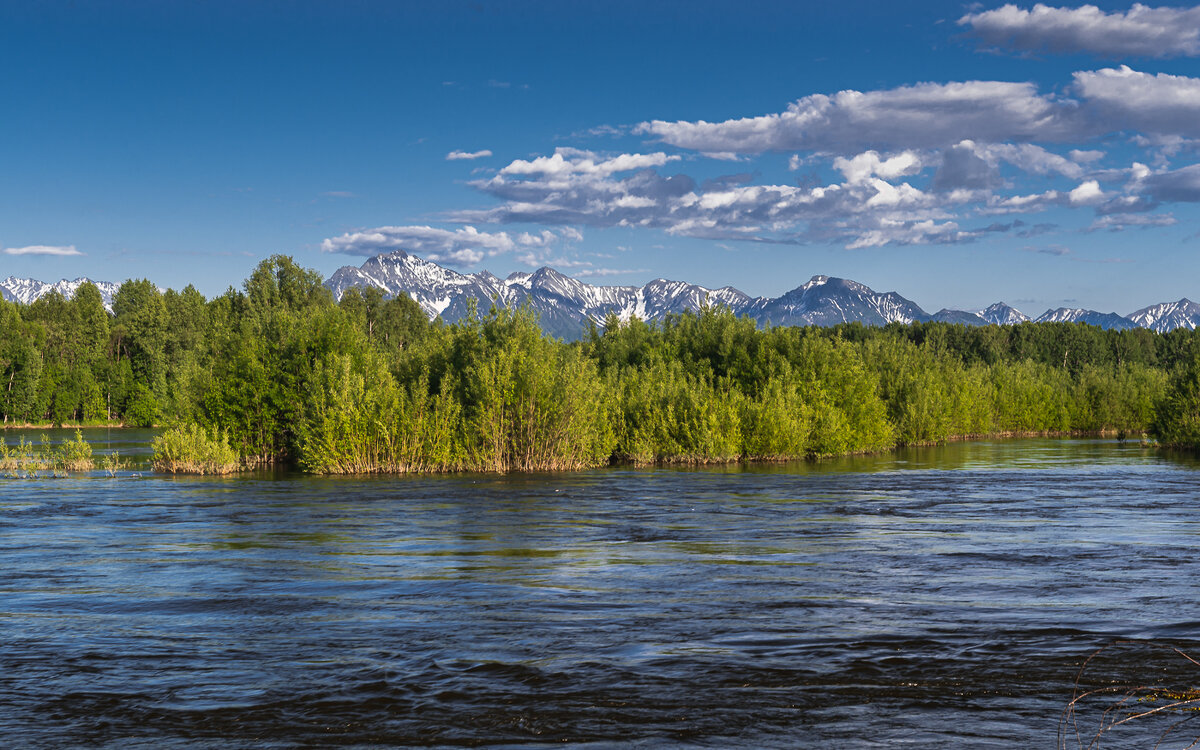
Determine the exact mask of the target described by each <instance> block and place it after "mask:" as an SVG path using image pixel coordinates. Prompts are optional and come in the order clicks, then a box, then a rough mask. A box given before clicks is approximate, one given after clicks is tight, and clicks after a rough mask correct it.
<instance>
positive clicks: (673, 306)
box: [0, 250, 1200, 339]
mask: <svg viewBox="0 0 1200 750" xmlns="http://www.w3.org/2000/svg"><path fill="white" fill-rule="evenodd" d="M85 281H88V279H85V278H79V279H75V280H74V281H67V280H66V279H63V280H61V281H58V282H56V283H54V284H48V283H45V282H42V281H37V280H35V279H18V278H16V277H14V276H9V277H8V278H7V279H4V280H3V281H0V296H2V297H3V298H4V299H6V300H9V301H16V302H22V303H25V304H28V303H30V302H33V301H34V300H35V299H37V298H38V297H40V296H42V295H43V294H45V293H47V292H48V291H50V290H51V289H55V290H57V291H58V292H60V293H61V294H63V295H64V296H66V297H70V296H72V295H73V294H74V293H75V290H76V289H78V288H79V285H80V284H82V283H84V282H85ZM93 283H95V284H96V286H97V287H98V288H99V289H100V294H101V296H102V297H103V298H104V304H105V306H106V307H108V308H109V310H110V311H111V309H112V296H113V294H114V293H116V291H117V289H118V288H119V287H120V285H119V284H114V283H112V282H106V281H99V282H93ZM325 286H326V287H328V288H329V290H330V291H331V292H332V293H333V295H334V296H335V297H336V298H338V299H341V297H342V295H343V294H344V293H345V292H346V290H348V289H351V288H359V289H364V288H367V287H377V288H379V289H380V290H381V291H383V293H384V295H385V296H395V295H397V294H402V293H403V294H408V295H409V296H410V297H412V298H413V300H415V301H416V302H417V304H418V305H420V306H421V309H422V310H424V311H425V314H426V315H428V316H429V317H430V318H434V317H437V316H441V318H442V319H443V320H445V321H447V322H450V323H453V322H455V321H457V320H460V319H461V318H463V317H465V316H466V315H468V314H469V312H470V310H471V309H472V308H475V309H477V310H487V309H488V307H490V306H491V305H492V303H493V301H495V302H498V303H500V304H503V305H508V306H516V305H526V306H528V307H529V308H530V309H532V310H533V311H534V312H535V313H537V315H538V316H539V320H540V321H541V325H542V328H543V329H544V330H546V332H547V333H550V334H552V335H555V336H559V337H561V338H564V339H576V338H579V337H580V336H581V335H582V334H583V332H584V331H586V330H587V327H588V325H589V324H590V323H592V322H594V323H596V324H598V325H602V324H603V323H604V320H605V318H606V317H607V316H608V315H610V314H613V315H616V316H617V317H618V318H620V319H622V320H627V319H629V318H630V317H632V316H635V315H636V316H637V317H639V318H641V319H642V320H661V319H662V318H664V317H666V316H667V315H670V314H673V313H680V312H684V311H686V310H696V309H698V308H700V307H701V306H702V305H704V304H706V303H707V304H710V305H723V306H726V307H728V308H730V309H731V310H732V311H733V312H734V313H736V314H738V315H748V316H750V317H751V318H753V319H754V320H755V321H757V322H758V323H759V324H760V325H819V326H831V325H836V324H838V323H848V322H854V321H858V322H861V323H863V324H864V325H886V324H888V323H893V322H900V323H911V322H914V321H938V322H946V323H962V324H965V325H976V326H982V325H989V324H992V325H1014V324H1017V323H1022V322H1025V321H1028V320H1030V318H1029V316H1027V315H1025V314H1024V313H1022V312H1020V311H1019V310H1016V309H1015V308H1013V307H1010V306H1009V305H1006V304H1005V303H1003V302H997V303H996V304H994V305H991V306H989V307H987V308H985V309H983V310H979V311H967V310H947V309H943V310H939V311H938V312H936V313H934V314H932V315H930V314H929V313H926V312H925V311H924V310H922V309H921V307H920V306H919V305H917V304H916V303H915V302H913V301H911V300H909V299H906V298H904V297H902V296H900V295H899V294H897V293H896V292H876V291H875V290H873V289H871V288H870V287H868V286H866V285H864V284H860V283H858V282H856V281H851V280H849V279H839V278H834V277H830V276H813V277H812V278H811V279H809V280H808V282H806V283H805V284H803V285H801V286H798V287H796V288H795V289H793V290H791V291H790V292H787V293H785V294H783V295H782V296H780V297H775V298H771V297H751V296H749V295H747V294H745V293H743V292H741V291H739V290H737V289H734V288H733V287H730V286H725V287H721V288H719V289H708V288H706V287H702V286H697V285H695V284H689V283H686V282H683V281H668V280H666V279H655V280H654V281H651V282H649V283H648V284H645V285H643V286H640V287H638V286H597V285H593V284H587V283H584V282H582V281H579V280H578V279H574V278H571V277H569V276H566V275H564V274H562V273H559V272H558V271H556V270H554V269H553V268H549V267H543V268H539V269H538V270H537V271H534V272H533V273H524V272H517V273H513V274H510V275H509V276H508V277H507V278H504V279H501V278H499V277H497V276H495V275H493V274H491V273H489V272H487V271H481V272H479V273H473V274H462V273H459V272H457V271H454V270H451V269H449V268H445V267H443V266H440V265H438V264H436V263H433V262H431V261H428V260H424V259H422V258H419V257H417V256H415V255H411V254H409V253H407V252H404V251H403V250H397V251H394V252H390V253H384V254H381V255H376V256H374V257H372V258H369V259H368V260H367V261H366V262H365V263H363V264H362V265H361V266H358V267H355V266H343V267H342V268H339V269H338V270H337V271H335V272H334V273H333V275H332V276H330V277H329V279H328V280H327V281H326V282H325ZM1034 320H1035V322H1070V323H1089V324H1091V325H1095V326H1099V327H1101V328H1115V329H1122V330H1123V329H1128V328H1138V327H1141V328H1149V329H1151V330H1154V331H1157V332H1159V333H1164V332H1166V331H1170V330H1173V329H1175V328H1188V329H1193V328H1196V327H1197V325H1200V305H1197V304H1196V303H1194V302H1191V301H1189V300H1187V299H1182V300H1179V301H1178V302H1164V303H1162V304H1158V305H1151V306H1149V307H1145V308H1142V309H1141V310H1138V311H1136V312H1133V313H1130V314H1129V315H1118V314H1116V313H1112V312H1110V313H1101V312H1096V311H1094V310H1082V309H1076V308H1066V307H1063V308H1059V309H1057V310H1047V311H1046V312H1045V313H1043V314H1042V315H1040V316H1039V317H1037V318H1036V319H1034Z"/></svg>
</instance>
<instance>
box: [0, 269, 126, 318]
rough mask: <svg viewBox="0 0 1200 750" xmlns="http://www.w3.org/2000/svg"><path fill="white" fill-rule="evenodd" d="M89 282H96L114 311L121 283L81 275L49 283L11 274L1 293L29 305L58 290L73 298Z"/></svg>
mask: <svg viewBox="0 0 1200 750" xmlns="http://www.w3.org/2000/svg"><path fill="white" fill-rule="evenodd" d="M89 282H90V283H92V284H94V285H95V286H96V289H98V290H99V291H100V298H101V299H102V300H104V308H105V309H106V310H108V311H109V312H112V299H113V295H114V294H116V293H117V290H118V289H120V288H121V285H120V284H116V283H114V282H111V281H92V280H91V279H88V278H85V277H80V278H77V279H74V280H71V281H68V280H67V279H61V280H59V281H56V282H54V283H53V284H47V283H46V282H44V281H38V280H37V279H19V278H17V277H16V276H9V277H8V278H7V279H4V280H3V281H0V294H2V295H3V296H4V299H6V300H8V301H9V302H20V303H21V304H25V305H28V304H31V303H33V302H34V301H35V300H37V299H38V298H39V297H41V296H43V295H45V294H47V293H49V292H51V291H56V292H58V293H59V294H61V295H62V296H64V297H66V298H67V299H71V298H72V297H74V296H75V292H76V291H77V290H78V289H79V287H81V286H83V285H84V284H86V283H89Z"/></svg>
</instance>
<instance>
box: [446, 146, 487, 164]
mask: <svg viewBox="0 0 1200 750" xmlns="http://www.w3.org/2000/svg"><path fill="white" fill-rule="evenodd" d="M491 155H492V152H491V151H490V150H489V149H486V148H485V149H483V150H482V151H451V152H450V153H448V154H446V161H462V160H470V159H482V158H484V157H487V156H491Z"/></svg>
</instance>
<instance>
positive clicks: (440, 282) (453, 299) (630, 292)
mask: <svg viewBox="0 0 1200 750" xmlns="http://www.w3.org/2000/svg"><path fill="white" fill-rule="evenodd" d="M325 286H327V287H328V288H329V289H330V291H332V292H333V294H334V296H335V297H337V298H339V299H340V298H341V296H342V294H344V293H345V291H346V290H347V289H349V288H350V287H360V288H362V287H367V286H377V287H379V288H380V289H381V290H383V291H384V293H385V294H388V295H394V294H399V293H401V292H405V293H407V294H408V295H409V296H411V297H412V298H413V300H414V301H416V303H417V304H419V305H420V306H421V309H422V310H424V311H425V313H426V314H427V315H429V316H430V317H434V316H437V315H440V316H441V317H442V319H443V320H445V321H447V322H451V323H452V322H454V321H457V320H460V319H461V318H463V317H464V316H465V315H467V313H468V311H469V309H470V304H471V302H472V301H474V304H475V307H476V309H478V310H481V311H482V310H487V309H488V308H489V307H490V306H491V304H492V301H493V300H495V301H498V302H500V303H501V304H504V305H513V306H515V305H522V304H525V305H528V306H529V307H530V309H532V310H533V311H534V312H536V313H537V314H538V316H539V320H540V321H541V325H542V327H543V328H544V329H545V330H546V331H547V332H549V333H552V334H554V335H556V336H562V337H563V338H578V337H579V336H580V335H581V334H582V332H583V331H584V330H585V329H586V328H587V325H588V322H589V321H593V322H596V323H597V324H602V323H603V322H604V319H605V318H606V317H607V316H608V315H609V314H610V313H611V314H614V315H616V316H617V317H618V318H620V319H622V320H628V319H629V318H630V317H631V316H634V315H637V316H638V317H639V318H642V319H643V320H658V319H660V318H662V317H664V316H666V315H668V314H670V313H677V312H683V311H684V310H695V309H698V308H699V307H700V306H701V305H702V304H704V303H705V301H706V300H707V302H708V303H709V304H714V305H715V304H721V305H728V306H729V307H731V308H733V309H734V310H735V311H738V312H742V311H744V310H746V309H748V308H749V307H750V306H752V305H753V304H754V303H755V302H760V303H761V302H765V301H766V300H754V299H752V298H751V297H749V296H747V295H745V294H743V293H742V292H739V291H738V290H737V289H734V288H733V287H724V288H721V289H706V288H704V287H701V286H696V285H695V284H686V283H684V282H681V281H666V280H664V279H655V280H654V281H651V282H650V283H649V284H646V285H645V286H641V287H636V286H595V285H592V284H586V283H584V282H582V281H579V280H578V279H573V278H571V277H569V276H566V275H564V274H561V273H559V272H558V271H556V270H554V269H553V268H548V267H545V268H539V269H538V270H537V271H534V272H533V273H522V272H517V273H513V274H511V275H510V276H509V277H508V278H506V279H500V278H497V277H496V276H493V275H492V274H490V273H488V272H487V271H481V272H480V273H474V274H461V273H458V272H456V271H451V270H449V269H447V268H442V267H441V266H439V265H437V264H436V263H431V262H429V261H427V260H423V259H421V258H418V257H416V256H414V255H410V254H408V253H406V252H404V251H403V250H397V251H395V252H391V253H385V254H383V255H376V256H375V257H373V258H370V259H369V260H367V261H366V262H365V263H363V264H362V266H360V267H358V268H355V267H354V266H344V267H342V268H339V269H338V270H337V271H335V272H334V274H333V275H332V276H331V277H330V278H329V280H328V281H326V282H325Z"/></svg>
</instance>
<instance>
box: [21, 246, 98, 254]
mask: <svg viewBox="0 0 1200 750" xmlns="http://www.w3.org/2000/svg"><path fill="white" fill-rule="evenodd" d="M4 254H5V255H56V256H69V255H84V253H81V252H80V251H78V250H76V249H75V246H74V245H28V246H26V247H6V248H4Z"/></svg>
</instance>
